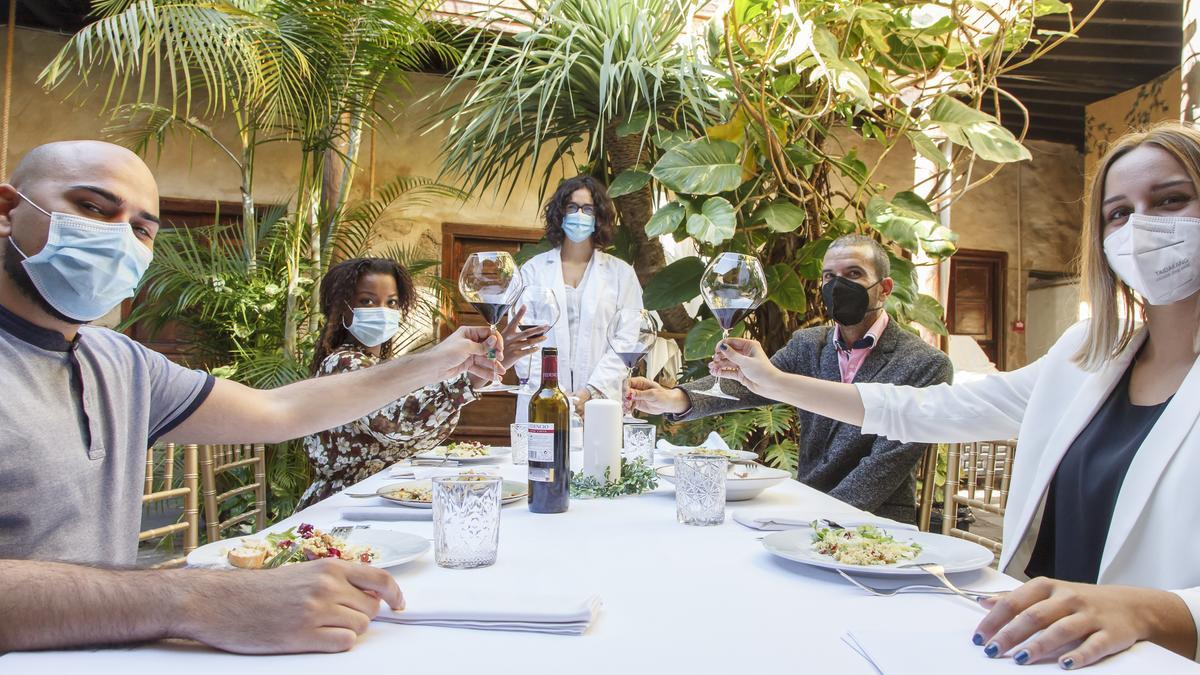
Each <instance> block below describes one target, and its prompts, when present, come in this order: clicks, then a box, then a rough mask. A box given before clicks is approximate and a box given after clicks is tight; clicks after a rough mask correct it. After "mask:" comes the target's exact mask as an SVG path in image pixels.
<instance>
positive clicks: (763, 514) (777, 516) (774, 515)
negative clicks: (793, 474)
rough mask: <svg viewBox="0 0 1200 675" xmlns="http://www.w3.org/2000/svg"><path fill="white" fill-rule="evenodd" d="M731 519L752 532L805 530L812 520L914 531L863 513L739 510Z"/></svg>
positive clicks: (890, 520) (912, 526)
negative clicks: (802, 528)
mask: <svg viewBox="0 0 1200 675" xmlns="http://www.w3.org/2000/svg"><path fill="white" fill-rule="evenodd" d="M733 519H734V520H735V521H737V522H739V523H741V524H742V525H745V526H746V527H749V528H751V529H754V530H791V529H794V528H797V527H808V525H809V524H810V523H812V521H814V520H832V521H833V522H835V523H837V524H838V525H841V526H842V527H858V526H859V525H874V526H875V527H882V528H884V529H887V530H912V531H914V532H915V531H917V526H916V525H910V524H908V523H902V522H900V521H898V520H892V519H891V518H883V517H880V516H873V515H871V514H870V513H867V512H865V511H828V510H825V511H798V510H790V511H781V510H778V509H775V510H769V511H764V510H762V509H738V510H737V511H734V512H733Z"/></svg>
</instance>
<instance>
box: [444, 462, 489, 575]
mask: <svg viewBox="0 0 1200 675" xmlns="http://www.w3.org/2000/svg"><path fill="white" fill-rule="evenodd" d="M503 482H504V481H503V480H502V479H501V478H500V476H490V475H484V474H461V475H457V476H436V477H434V479H433V555H434V560H436V561H437V564H438V566H439V567H448V568H451V569H472V568H475V567H487V566H488V565H491V564H492V563H494V562H496V549H497V548H498V547H499V545H500V491H501V486H502V485H503Z"/></svg>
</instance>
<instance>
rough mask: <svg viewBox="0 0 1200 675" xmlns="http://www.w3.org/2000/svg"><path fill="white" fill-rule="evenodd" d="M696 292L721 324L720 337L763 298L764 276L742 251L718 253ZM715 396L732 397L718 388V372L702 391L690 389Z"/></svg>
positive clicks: (759, 265)
mask: <svg viewBox="0 0 1200 675" xmlns="http://www.w3.org/2000/svg"><path fill="white" fill-rule="evenodd" d="M700 295H701V296H703V297H704V303H705V304H706V305H708V309H709V311H711V312H712V313H713V317H715V318H716V320H717V323H718V324H719V325H720V326H721V337H722V339H724V338H727V337H729V331H730V329H732V328H733V327H734V326H736V325H737V324H738V322H739V321H741V320H742V319H744V318H746V317H747V316H749V314H750V313H751V312H753V311H754V309H755V308H756V307H758V306H759V305H761V304H762V303H763V301H764V300H766V299H767V276H766V274H764V273H763V268H762V263H760V262H759V261H758V258H755V257H754V256H749V255H745V254H742V253H720V254H718V255H717V257H715V258H713V259H712V262H710V263H709V264H708V267H707V268H706V269H705V270H704V276H702V277H700ZM692 393H695V394H701V395H704V396H713V397H716V398H728V399H736V398H737V397H736V396H730V395H729V394H726V393H725V392H723V391H721V376H720V374H718V375H717V381H716V382H713V386H712V387H710V388H709V389H707V390H705V391H696V392H692Z"/></svg>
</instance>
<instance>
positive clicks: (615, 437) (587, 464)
mask: <svg viewBox="0 0 1200 675" xmlns="http://www.w3.org/2000/svg"><path fill="white" fill-rule="evenodd" d="M622 414H623V413H622V411H621V404H620V403H617V402H616V401H607V400H602V399H597V400H595V401H588V402H587V403H584V404H583V473H584V475H586V476H592V477H594V478H598V479H600V480H601V481H603V480H605V477H604V472H605V470H606V469H607V470H608V479H607V480H617V479H618V478H620V477H621V442H622V441H621V417H622Z"/></svg>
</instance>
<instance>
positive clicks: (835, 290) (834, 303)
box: [821, 277, 883, 326]
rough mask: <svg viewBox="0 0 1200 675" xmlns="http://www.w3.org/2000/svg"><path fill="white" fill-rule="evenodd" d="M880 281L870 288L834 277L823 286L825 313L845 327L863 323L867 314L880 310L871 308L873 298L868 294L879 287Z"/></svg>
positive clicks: (822, 296)
mask: <svg viewBox="0 0 1200 675" xmlns="http://www.w3.org/2000/svg"><path fill="white" fill-rule="evenodd" d="M879 281H883V280H882V279H880V280H879ZM879 281H876V282H875V283H873V284H871V285H870V286H862V285H860V284H856V283H854V282H853V281H850V280H849V279H847V278H845V277H833V278H832V279H830V280H829V281H826V282H825V284H824V285H823V286H821V300H823V301H824V302H825V311H827V312H829V316H830V318H832V319H833V320H834V321H836V322H838V323H839V324H841V325H843V326H855V325H858V324H860V323H862V320H863V319H865V318H866V316H867V312H870V311H874V310H877V309H879V307H871V306H870V305H871V296H870V294H869V293H867V290H868V289H870V288H874V287H875V286H877V285H878V284H879ZM880 307H882V305H880Z"/></svg>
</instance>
